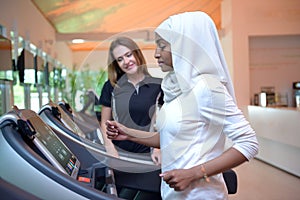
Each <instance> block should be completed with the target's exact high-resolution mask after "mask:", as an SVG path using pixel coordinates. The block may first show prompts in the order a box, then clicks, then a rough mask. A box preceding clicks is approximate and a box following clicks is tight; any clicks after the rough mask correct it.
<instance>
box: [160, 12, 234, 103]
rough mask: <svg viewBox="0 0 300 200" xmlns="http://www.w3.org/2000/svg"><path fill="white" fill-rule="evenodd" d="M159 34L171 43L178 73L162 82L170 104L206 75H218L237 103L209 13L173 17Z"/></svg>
mask: <svg viewBox="0 0 300 200" xmlns="http://www.w3.org/2000/svg"><path fill="white" fill-rule="evenodd" d="M155 32H156V33H157V34H159V35H160V36H161V37H162V38H163V39H164V40H166V41H167V42H169V43H170V44H171V52H172V62H173V68H174V72H175V73H172V72H170V73H169V74H168V75H167V76H166V77H165V78H164V80H163V82H162V88H163V90H164V95H165V100H166V102H168V101H170V100H172V99H174V98H175V97H176V96H178V95H180V94H181V93H185V92H189V91H190V90H191V89H193V87H194V86H195V85H196V84H197V82H198V80H199V79H200V75H202V74H210V75H214V76H215V77H216V78H217V79H219V80H220V81H221V82H222V83H223V84H224V85H225V86H226V88H227V90H228V92H229V94H230V95H231V96H232V98H233V99H234V101H235V95H234V89H233V85H232V81H231V78H230V75H229V72H228V68H227V65H226V62H225V58H224V55H223V51H222V48H221V44H220V41H219V37H218V32H217V30H216V27H215V24H214V22H213V20H212V19H211V18H210V17H209V16H208V15H207V14H206V13H204V12H200V11H196V12H185V13H181V14H177V15H173V16H170V17H169V18H168V19H166V20H165V21H163V22H162V23H161V24H160V25H159V26H158V27H157V29H156V30H155ZM170 79H171V80H170ZM176 79H177V83H178V85H172V86H171V85H170V83H173V84H174V80H176ZM175 82H176V81H175ZM175 84H176V83H175ZM170 87H171V88H170ZM174 88H178V89H177V90H175V89H174ZM170 89H171V90H172V91H169V90H170ZM174 91H177V92H174ZM168 94H170V95H171V96H169V95H168Z"/></svg>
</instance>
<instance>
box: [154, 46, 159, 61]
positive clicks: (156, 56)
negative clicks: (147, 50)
mask: <svg viewBox="0 0 300 200" xmlns="http://www.w3.org/2000/svg"><path fill="white" fill-rule="evenodd" d="M159 57H160V50H159V49H158V48H156V49H155V52H154V58H156V59H158V58H159Z"/></svg>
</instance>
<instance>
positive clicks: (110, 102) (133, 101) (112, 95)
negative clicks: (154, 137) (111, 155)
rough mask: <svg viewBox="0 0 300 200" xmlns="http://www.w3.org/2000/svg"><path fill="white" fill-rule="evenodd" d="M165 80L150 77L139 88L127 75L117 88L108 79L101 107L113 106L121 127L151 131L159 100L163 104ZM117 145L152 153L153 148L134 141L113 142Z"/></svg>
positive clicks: (132, 150) (115, 116)
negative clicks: (163, 83)
mask: <svg viewBox="0 0 300 200" xmlns="http://www.w3.org/2000/svg"><path fill="white" fill-rule="evenodd" d="M161 81H162V79H161V78H154V77H151V76H146V77H145V78H144V80H142V81H141V82H140V83H139V84H138V87H137V88H135V87H134V85H133V84H132V83H130V82H129V81H128V78H127V75H123V76H122V77H121V78H120V79H119V80H118V82H117V84H116V86H115V87H114V88H113V87H112V85H111V83H110V82H109V80H108V81H106V82H105V84H104V86H103V89H102V91H101V96H100V105H103V106H106V107H111V108H112V112H113V113H112V115H113V118H114V120H116V121H118V122H120V123H121V124H124V125H125V126H127V127H129V128H134V129H138V130H144V131H149V129H150V126H151V118H152V116H153V114H154V111H155V107H156V102H157V100H158V102H157V103H158V104H159V105H162V104H163V92H162V90H161V85H160V84H161ZM159 94H160V97H159V99H158V96H159ZM113 143H114V144H115V145H117V146H118V147H120V148H122V149H124V150H126V151H130V152H135V153H147V152H149V151H150V148H149V147H147V146H145V145H141V144H138V143H135V142H131V141H113Z"/></svg>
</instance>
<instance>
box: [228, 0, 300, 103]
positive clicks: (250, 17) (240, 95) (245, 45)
mask: <svg viewBox="0 0 300 200" xmlns="http://www.w3.org/2000/svg"><path fill="white" fill-rule="evenodd" d="M223 5H224V6H223V8H222V13H223V14H222V16H223V17H224V18H225V20H224V21H223V22H224V24H223V25H222V27H223V29H224V30H223V34H224V35H223V36H224V37H227V41H229V42H228V43H227V44H228V45H230V46H231V47H228V46H227V47H225V48H224V49H225V50H229V51H230V50H231V51H232V52H231V53H230V52H227V53H225V56H227V57H226V59H227V60H228V63H230V64H232V66H230V67H232V69H233V70H232V71H233V80H234V87H235V91H236V96H237V100H238V104H239V105H240V106H243V105H248V104H249V103H250V99H251V94H250V84H251V83H250V60H249V37H250V36H267V35H269V36H272V35H295V34H300V23H299V22H300V1H299V0H289V1H286V0H265V1H261V0H251V1H248V0H223ZM222 20H223V19H222ZM223 22H222V23H223ZM230 40H232V43H231V44H230ZM228 55H229V56H228Z"/></svg>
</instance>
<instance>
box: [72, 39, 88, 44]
mask: <svg viewBox="0 0 300 200" xmlns="http://www.w3.org/2000/svg"><path fill="white" fill-rule="evenodd" d="M84 42H85V40H84V39H73V40H72V43H73V44H79V43H84Z"/></svg>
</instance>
